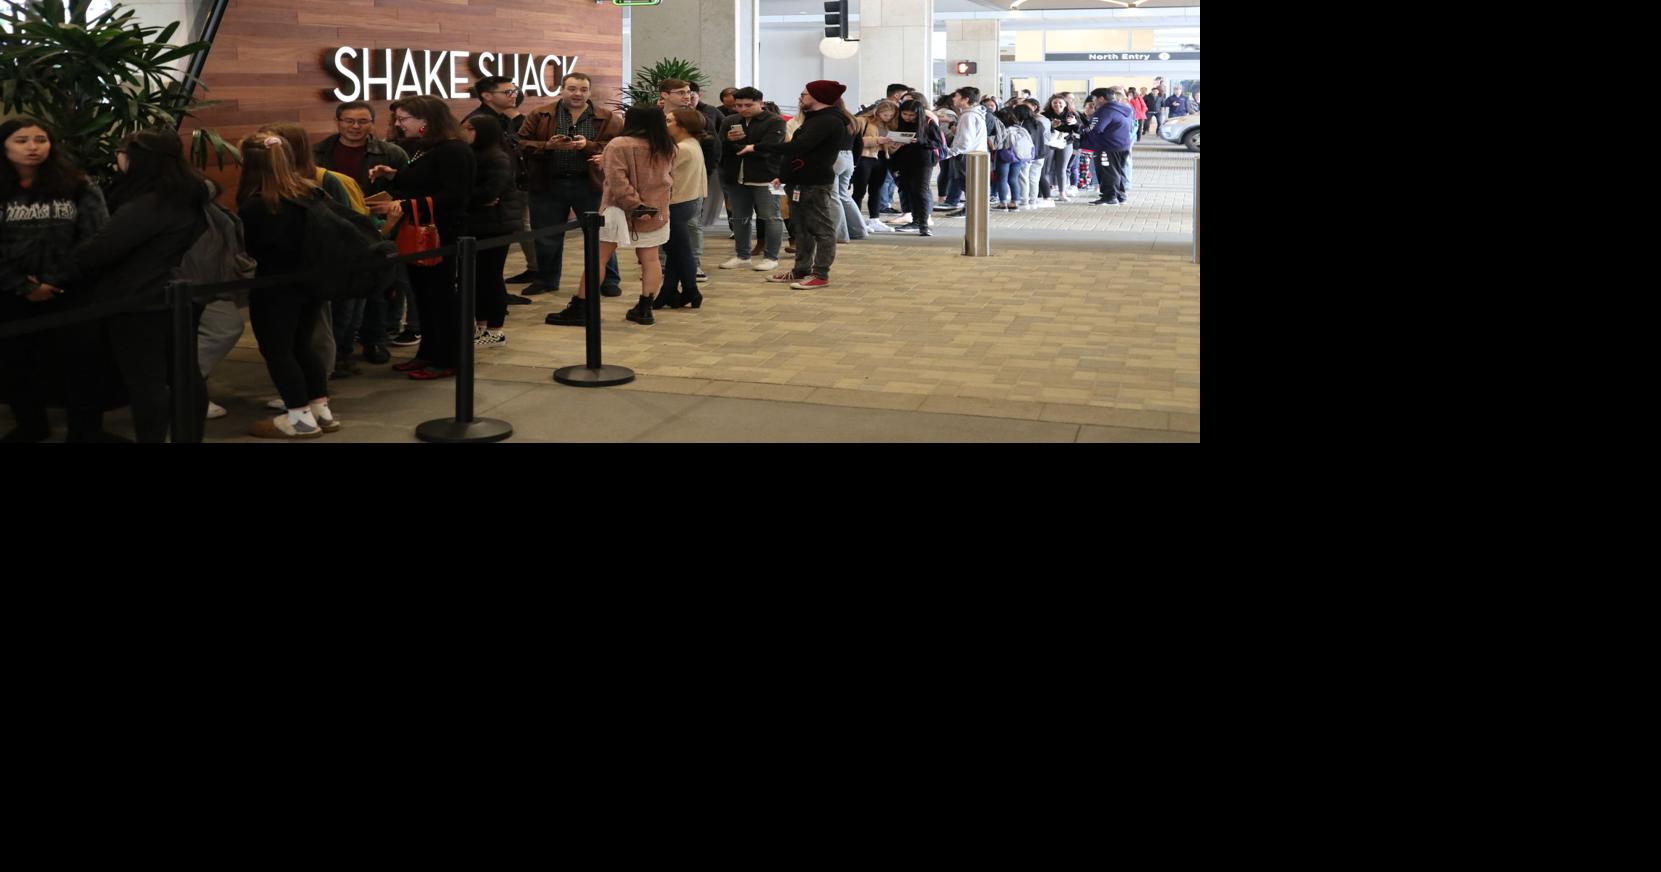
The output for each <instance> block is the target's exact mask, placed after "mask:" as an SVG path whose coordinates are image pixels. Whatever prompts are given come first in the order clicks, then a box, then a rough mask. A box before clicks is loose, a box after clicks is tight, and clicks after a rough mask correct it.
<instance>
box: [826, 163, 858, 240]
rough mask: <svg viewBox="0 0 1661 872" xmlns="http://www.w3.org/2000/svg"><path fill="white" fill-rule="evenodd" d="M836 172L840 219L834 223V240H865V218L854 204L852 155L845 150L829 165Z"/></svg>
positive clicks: (856, 204)
mask: <svg viewBox="0 0 1661 872" xmlns="http://www.w3.org/2000/svg"><path fill="white" fill-rule="evenodd" d="M831 168H832V169H833V170H835V172H836V200H837V203H838V208H839V209H840V210H841V212H842V217H841V218H840V219H839V220H838V221H837V222H836V239H837V241H838V242H843V241H846V240H849V239H864V238H865V218H864V216H862V215H860V214H859V204H858V203H855V202H854V196H853V193H852V191H853V185H854V153H853V152H851V151H848V150H846V149H844V150H842V151H839V152H837V153H836V163H835V164H832V165H831Z"/></svg>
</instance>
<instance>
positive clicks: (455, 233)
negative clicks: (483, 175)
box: [388, 139, 478, 245]
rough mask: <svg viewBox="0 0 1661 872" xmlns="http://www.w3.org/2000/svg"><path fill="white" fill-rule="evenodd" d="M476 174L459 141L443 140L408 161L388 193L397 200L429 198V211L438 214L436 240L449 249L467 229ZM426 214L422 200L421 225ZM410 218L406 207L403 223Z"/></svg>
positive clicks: (469, 150) (466, 148)
mask: <svg viewBox="0 0 1661 872" xmlns="http://www.w3.org/2000/svg"><path fill="white" fill-rule="evenodd" d="M477 172H478V170H477V165H476V161H475V160H474V158H473V149H472V148H471V147H469V146H468V145H467V143H465V142H462V141H461V140H459V139H451V140H446V141H444V142H441V143H439V144H438V145H436V146H434V147H433V148H432V149H431V150H430V151H427V152H424V153H423V152H417V153H416V155H415V157H412V158H410V162H409V165H408V166H406V167H404V168H403V169H402V170H400V171H399V172H398V176H397V178H395V179H393V180H392V186H391V187H390V188H389V189H388V191H389V192H390V193H391V194H392V196H394V197H396V198H398V199H400V200H413V199H417V198H425V197H432V198H433V209H434V211H436V212H437V213H438V220H437V222H435V223H437V224H438V238H439V240H440V241H441V242H442V243H443V244H445V245H449V244H450V243H452V242H454V241H456V239H457V238H458V237H460V236H461V235H462V232H463V231H464V230H466V229H467V204H468V202H469V201H470V200H471V199H472V197H473V182H474V177H475V175H476V174H477ZM426 211H427V204H426V201H425V200H424V199H423V201H422V203H421V212H422V223H426ZM413 217H414V216H413V215H412V214H411V212H410V209H409V207H407V206H406V207H405V208H404V220H406V221H407V220H411V219H412V218H413Z"/></svg>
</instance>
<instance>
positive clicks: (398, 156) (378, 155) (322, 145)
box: [311, 133, 409, 197]
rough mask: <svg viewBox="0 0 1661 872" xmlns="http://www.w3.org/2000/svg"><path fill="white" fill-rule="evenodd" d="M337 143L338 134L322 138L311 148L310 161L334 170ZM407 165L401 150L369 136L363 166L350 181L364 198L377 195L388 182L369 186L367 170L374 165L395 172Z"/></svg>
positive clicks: (407, 158)
mask: <svg viewBox="0 0 1661 872" xmlns="http://www.w3.org/2000/svg"><path fill="white" fill-rule="evenodd" d="M339 142H340V134H338V133H335V134H330V135H329V136H325V137H323V141H322V142H319V143H317V144H316V145H314V146H312V147H311V156H312V159H313V160H314V161H316V163H317V165H318V166H320V167H322V168H323V169H326V170H332V169H334V162H335V145H336V144H338V143H339ZM408 163H409V155H408V154H407V153H405V152H404V150H403V149H402V148H399V147H398V146H396V145H393V144H392V143H390V142H387V141H386V140H384V139H376V138H375V137H373V136H371V137H369V142H368V143H366V144H365V146H364V155H363V166H362V167H360V168H359V169H358V174H357V176H356V177H355V178H353V179H352V181H355V182H357V183H358V188H360V189H361V190H362V191H363V194H364V196H366V197H367V196H369V195H370V194H377V193H380V192H381V191H384V190H386V187H387V185H388V184H389V182H387V181H386V180H385V179H382V180H380V181H378V182H376V183H374V184H373V185H371V184H370V183H369V168H370V167H372V166H375V165H376V164H385V165H386V166H389V167H392V168H393V169H395V170H401V169H403V168H404V166H405V165H406V164H408Z"/></svg>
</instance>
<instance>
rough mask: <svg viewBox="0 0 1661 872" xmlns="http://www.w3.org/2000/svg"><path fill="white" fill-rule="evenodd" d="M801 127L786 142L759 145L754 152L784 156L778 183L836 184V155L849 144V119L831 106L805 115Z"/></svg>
mask: <svg viewBox="0 0 1661 872" xmlns="http://www.w3.org/2000/svg"><path fill="white" fill-rule="evenodd" d="M802 117H803V118H804V119H806V120H804V121H803V122H802V126H801V127H799V128H797V130H796V135H795V136H794V137H792V138H791V140H790V141H789V142H781V143H766V142H764V143H762V144H760V145H758V146H756V151H758V152H763V153H767V154H780V155H784V162H783V163H782V164H781V165H780V167H779V180H780V181H782V182H785V183H787V184H792V185H828V184H830V183H832V182H834V181H836V157H837V153H838V152H840V151H842V150H843V149H845V148H846V147H847V145H848V120H847V119H846V118H844V117H843V116H842V112H841V111H840V110H838V109H837V108H836V107H834V106H828V107H826V108H824V109H816V110H814V111H812V112H807V113H804V114H803V116H802Z"/></svg>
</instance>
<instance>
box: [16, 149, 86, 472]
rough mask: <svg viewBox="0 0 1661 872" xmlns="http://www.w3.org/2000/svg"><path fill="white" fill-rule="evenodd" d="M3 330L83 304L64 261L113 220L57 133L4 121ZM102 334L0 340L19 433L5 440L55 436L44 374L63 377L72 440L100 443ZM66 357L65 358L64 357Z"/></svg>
mask: <svg viewBox="0 0 1661 872" xmlns="http://www.w3.org/2000/svg"><path fill="white" fill-rule="evenodd" d="M0 143H4V145H5V151H6V153H5V160H4V161H0V324H4V323H9V322H12V321H17V320H20V319H24V318H33V317H36V316H39V315H50V314H53V313H55V312H61V311H63V310H64V309H66V308H70V307H75V306H78V305H80V303H81V302H82V300H81V299H78V298H84V296H85V295H82V294H77V293H73V292H72V291H73V290H74V289H71V292H69V293H68V295H67V296H65V294H66V289H65V288H64V284H65V280H64V279H63V277H62V274H63V272H64V271H65V267H66V266H67V263H66V260H67V259H68V257H69V256H70V253H71V252H72V251H73V250H74V249H75V245H76V244H77V243H79V242H81V241H82V240H85V239H90V238H91V237H92V235H93V234H95V233H97V232H98V230H99V228H101V227H103V226H104V224H105V222H107V221H109V219H110V215H109V212H108V210H107V209H106V208H105V206H104V195H103V193H102V192H101V191H99V190H98V186H97V185H94V184H92V183H91V182H90V181H88V180H87V177H86V174H85V173H83V172H81V169H80V168H79V167H77V166H75V164H74V162H73V161H71V160H70V159H69V155H68V153H67V152H66V151H65V150H64V149H61V148H55V147H54V146H55V145H56V140H55V138H54V136H53V134H52V132H51V128H49V127H47V126H46V125H45V124H43V123H41V122H40V121H37V120H35V119H33V118H23V117H19V118H9V119H7V120H6V121H4V122H0ZM98 336H99V334H98V328H97V325H95V324H84V325H74V326H70V327H60V328H58V329H56V330H44V331H41V332H38V333H29V334H26V335H23V336H16V337H13V338H11V339H0V386H3V389H4V391H5V394H6V399H7V400H8V401H10V403H11V408H12V417H13V418H14V419H16V421H17V429H15V430H13V431H11V432H10V433H7V434H6V435H5V436H4V437H0V442H39V441H41V440H43V439H46V438H47V437H49V436H51V435H52V434H51V427H50V426H49V425H48V424H47V420H46V399H47V397H48V396H49V395H50V394H51V393H52V391H51V390H50V388H49V387H48V385H47V384H46V382H45V379H46V378H47V376H48V374H49V373H51V374H56V373H59V372H61V373H62V374H63V375H64V376H65V379H64V381H65V406H66V407H67V411H68V414H69V436H68V441H70V442H81V441H92V440H96V439H98V438H100V437H101V435H102V434H101V432H100V430H99V429H98V426H97V425H98V418H97V417H96V416H97V412H98V405H99V397H98V387H99V385H98V378H97V369H96V366H97V363H98V355H97V354H96V352H97V350H98V343H97V339H98ZM66 352H67V353H66Z"/></svg>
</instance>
